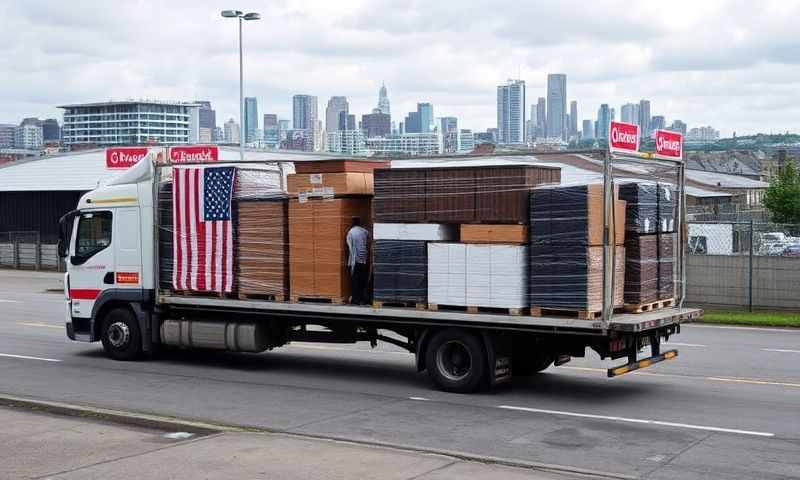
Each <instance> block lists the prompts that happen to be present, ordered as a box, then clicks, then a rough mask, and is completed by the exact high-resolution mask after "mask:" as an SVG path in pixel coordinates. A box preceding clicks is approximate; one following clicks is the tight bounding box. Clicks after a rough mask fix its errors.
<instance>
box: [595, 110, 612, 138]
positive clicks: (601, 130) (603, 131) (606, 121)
mask: <svg viewBox="0 0 800 480" xmlns="http://www.w3.org/2000/svg"><path fill="white" fill-rule="evenodd" d="M611 115H612V114H611V109H610V108H608V104H607V103H604V104H602V105H600V108H599V109H598V110H597V138H598V139H601V140H607V139H608V127H609V126H610V125H611V120H612V117H611Z"/></svg>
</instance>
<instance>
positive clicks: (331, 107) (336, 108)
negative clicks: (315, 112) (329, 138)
mask: <svg viewBox="0 0 800 480" xmlns="http://www.w3.org/2000/svg"><path fill="white" fill-rule="evenodd" d="M349 111H350V105H349V104H348V103H347V98H346V97H331V98H330V100H328V106H327V108H325V131H326V132H328V133H330V132H335V131H336V130H339V112H348V113H349Z"/></svg>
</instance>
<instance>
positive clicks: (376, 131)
mask: <svg viewBox="0 0 800 480" xmlns="http://www.w3.org/2000/svg"><path fill="white" fill-rule="evenodd" d="M375 110H376V111H375V112H373V113H368V114H366V115H362V116H361V130H364V131H366V132H367V138H375V137H388V136H389V135H391V133H392V122H391V119H390V117H389V115H387V114H385V113H383V112H381V111H378V109H377V108H376V109H375Z"/></svg>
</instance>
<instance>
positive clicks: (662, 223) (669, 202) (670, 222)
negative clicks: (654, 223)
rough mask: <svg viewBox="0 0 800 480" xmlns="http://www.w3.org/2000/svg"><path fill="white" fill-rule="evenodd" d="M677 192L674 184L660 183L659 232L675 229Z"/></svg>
mask: <svg viewBox="0 0 800 480" xmlns="http://www.w3.org/2000/svg"><path fill="white" fill-rule="evenodd" d="M676 196H677V192H676V191H675V188H674V185H672V184H669V183H659V184H658V232H659V233H671V232H674V231H675V216H676V215H677V211H676V210H677V202H676V201H675V198H676Z"/></svg>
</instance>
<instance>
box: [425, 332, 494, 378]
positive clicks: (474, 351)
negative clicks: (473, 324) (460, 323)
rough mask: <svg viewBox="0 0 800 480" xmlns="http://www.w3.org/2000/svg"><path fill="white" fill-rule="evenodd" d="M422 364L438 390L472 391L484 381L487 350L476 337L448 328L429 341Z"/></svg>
mask: <svg viewBox="0 0 800 480" xmlns="http://www.w3.org/2000/svg"><path fill="white" fill-rule="evenodd" d="M425 365H426V367H427V369H428V375H430V377H431V379H432V380H433V383H434V384H435V385H436V386H437V387H438V388H439V389H441V390H444V391H446V392H454V393H469V392H474V391H475V390H477V389H478V388H480V387H481V385H482V384H483V383H484V381H485V380H486V375H487V366H486V348H484V346H483V342H481V340H480V339H479V338H478V337H477V336H475V335H473V334H471V333H468V332H465V331H464V330H460V329H457V328H449V329H447V330H442V331H440V332H438V333H436V334H435V335H434V336H433V338H431V339H430V341H429V342H428V346H427V349H426V351H425Z"/></svg>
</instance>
